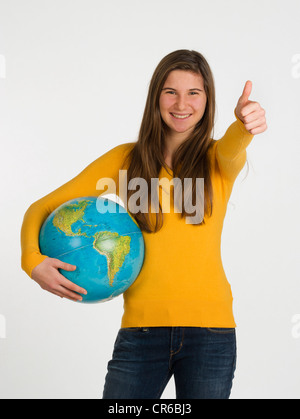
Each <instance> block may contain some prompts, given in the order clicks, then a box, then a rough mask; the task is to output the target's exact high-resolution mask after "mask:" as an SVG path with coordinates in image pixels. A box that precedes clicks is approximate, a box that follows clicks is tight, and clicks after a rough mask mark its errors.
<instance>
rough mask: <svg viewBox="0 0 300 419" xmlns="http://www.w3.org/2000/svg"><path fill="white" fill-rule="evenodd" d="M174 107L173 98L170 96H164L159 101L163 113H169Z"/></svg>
mask: <svg viewBox="0 0 300 419" xmlns="http://www.w3.org/2000/svg"><path fill="white" fill-rule="evenodd" d="M171 106H172V98H171V97H168V96H162V97H161V98H160V100H159V107H160V111H161V113H163V112H168V109H169V108H170V107H171Z"/></svg>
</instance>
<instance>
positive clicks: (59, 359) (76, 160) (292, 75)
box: [0, 0, 300, 399]
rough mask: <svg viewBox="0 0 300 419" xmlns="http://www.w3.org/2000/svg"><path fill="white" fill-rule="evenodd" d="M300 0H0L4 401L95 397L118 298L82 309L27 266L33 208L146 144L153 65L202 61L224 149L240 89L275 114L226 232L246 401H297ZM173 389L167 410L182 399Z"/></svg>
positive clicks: (240, 383)
mask: <svg viewBox="0 0 300 419" xmlns="http://www.w3.org/2000/svg"><path fill="white" fill-rule="evenodd" d="M299 15H300V3H299V0H288V1H286V2H284V1H282V0H281V1H279V0H253V1H252V2H241V1H240V0H227V1H223V0H210V1H202V0H185V1H184V2H182V1H179V0H151V1H150V0H126V1H123V0H110V1H102V0H42V1H40V0H26V1H23V0H0V138H1V165H0V170H1V195H0V199H1V206H0V211H1V214H0V215H1V224H0V225H1V227H0V228H1V240H0V246H1V252H0V255H1V264H0V281H1V289H0V397H1V398H99V397H101V396H102V389H103V384H104V378H105V374H106V367H107V362H108V360H109V359H110V357H111V354H112V349H113V344H114V340H115V337H116V334H117V331H118V329H119V327H120V321H121V316H122V312H123V311H122V310H123V301H122V297H118V298H117V299H115V300H113V301H111V302H108V303H105V304H98V305H92V306H87V305H80V304H76V303H72V302H71V301H68V300H61V299H60V298H58V297H55V296H53V295H52V294H48V293H46V292H44V291H42V290H41V289H40V288H39V286H38V285H37V284H35V283H34V282H33V281H32V280H31V279H30V278H29V277H27V275H26V274H25V273H24V272H23V271H22V270H21V267H20V244H19V240H20V239H19V237H20V228H21V224H22V220H23V215H24V213H25V211H26V210H27V208H28V207H29V205H30V204H31V203H32V202H34V201H36V200H37V199H39V198H40V197H42V196H44V195H46V194H47V193H49V192H50V191H52V190H54V189H56V188H57V187H59V186H60V185H62V184H63V183H65V182H66V181H68V180H69V179H71V178H72V177H74V176H75V175H77V174H78V173H79V172H80V171H81V170H82V169H83V168H84V167H86V166H87V165H88V164H89V163H90V162H91V161H93V160H95V159H96V158H97V157H98V156H100V155H102V154H103V153H104V152H106V151H107V150H109V149H111V148H113V147H114V146H116V145H118V144H121V143H124V142H130V141H135V140H136V138H137V133H138V130H139V125H140V122H141V117H142V113H143V110H144V105H145V100H146V94H147V89H148V85H149V82H150V78H151V76H152V73H153V71H154V69H155V67H156V66H157V64H158V62H159V61H160V60H161V59H162V58H163V57H164V56H165V55H166V54H168V53H169V52H172V51H174V50H177V49H181V48H186V49H195V50H198V51H199V52H201V53H202V54H203V55H204V56H205V57H206V58H207V60H208V62H209V63H210V65H211V67H212V70H213V73H214V77H215V83H216V92H217V115H216V126H215V138H216V139H218V138H220V137H221V136H222V135H223V134H224V132H225V130H226V129H227V127H228V126H229V125H230V124H231V123H232V122H233V121H234V120H235V118H234V113H233V111H234V107H235V105H236V102H237V100H238V98H239V96H240V95H241V93H242V90H243V87H244V83H245V82H246V81H247V80H252V82H253V91H252V95H251V97H250V99H251V100H256V101H258V102H260V104H261V105H262V106H263V107H264V108H265V109H266V115H267V119H268V121H267V122H268V127H269V128H268V130H267V132H265V133H263V134H261V135H258V136H256V137H254V139H253V141H252V143H251V144H250V146H249V148H248V161H249V164H250V171H249V173H248V175H247V176H246V174H247V170H246V166H245V168H244V169H243V171H242V172H241V174H240V175H239V177H238V178H237V181H236V184H235V186H234V190H233V193H232V196H231V199H230V203H229V206H228V211H227V215H226V219H225V223H224V231H223V236H222V256H223V264H224V268H225V272H226V274H227V277H228V279H229V282H230V283H231V286H232V290H233V294H234V312H235V317H236V321H237V324H238V329H237V336H238V366H237V371H236V378H235V381H234V387H233V391H232V398H233V399H240V398H257V399H260V398H272V399H275V398H299V396H300V378H299V371H300V299H299V297H300V283H299V233H300V232H299V221H298V217H299V212H300V199H299V183H300V181H299V141H300V138H299V132H300V118H299V110H300V105H299V95H300V27H299ZM174 397H175V390H174V382H173V380H172V381H171V382H170V383H169V385H168V387H167V388H166V390H165V392H164V394H163V398H174Z"/></svg>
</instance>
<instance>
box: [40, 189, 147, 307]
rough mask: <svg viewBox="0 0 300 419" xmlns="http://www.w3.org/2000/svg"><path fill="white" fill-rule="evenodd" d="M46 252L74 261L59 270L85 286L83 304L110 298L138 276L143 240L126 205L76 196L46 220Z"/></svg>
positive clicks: (42, 240) (43, 241)
mask: <svg viewBox="0 0 300 419" xmlns="http://www.w3.org/2000/svg"><path fill="white" fill-rule="evenodd" d="M39 245H40V251H41V253H42V254H43V255H46V256H49V257H51V258H56V259H59V260H61V261H63V262H66V263H70V264H72V265H76V270H74V271H65V270H63V269H60V272H61V273H62V274H63V275H64V276H65V277H66V278H67V279H69V280H70V281H72V282H74V283H75V284H77V285H79V286H80V287H82V288H84V289H86V291H87V295H82V302H83V303H96V302H104V301H108V300H111V299H113V298H115V297H117V296H118V295H120V294H122V293H123V292H124V291H126V290H127V289H128V288H129V287H130V286H131V285H132V284H133V282H134V281H135V280H136V278H137V276H138V274H139V272H140V270H141V268H142V265H143V261H144V252H145V249H144V239H143V235H142V232H141V230H140V228H139V226H138V224H137V223H136V221H135V220H134V218H133V217H132V216H131V215H130V214H129V213H128V212H127V211H126V209H125V208H124V207H123V206H121V205H119V204H118V203H117V202H114V201H112V200H110V199H106V198H103V197H98V198H96V197H82V198H76V199H72V200H70V201H68V202H65V203H64V204H62V205H60V206H59V207H58V208H56V209H55V210H54V211H53V212H52V213H51V214H50V215H49V216H48V218H47V219H46V220H45V222H44V224H43V225H42V228H41V230H40V235H39Z"/></svg>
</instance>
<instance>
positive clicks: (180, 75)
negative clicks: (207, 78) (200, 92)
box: [164, 70, 204, 89]
mask: <svg viewBox="0 0 300 419" xmlns="http://www.w3.org/2000/svg"><path fill="white" fill-rule="evenodd" d="M165 86H167V87H172V88H174V89H182V88H183V89H184V88H187V89H193V88H196V87H201V88H203V86H204V80H203V77H202V75H201V74H198V73H193V72H192V71H186V70H173V71H171V72H170V73H169V75H168V77H167V79H166V81H165V83H164V87H165Z"/></svg>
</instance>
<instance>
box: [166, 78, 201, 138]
mask: <svg viewBox="0 0 300 419" xmlns="http://www.w3.org/2000/svg"><path fill="white" fill-rule="evenodd" d="M206 102H207V97H206V93H205V90H204V80H203V77H202V75H201V74H196V73H193V72H191V71H185V70H173V71H171V72H170V74H169V75H168V77H167V80H166V81H165V84H164V86H163V89H162V91H161V95H160V100H159V108H160V114H161V117H162V119H163V121H164V122H165V124H166V125H167V127H168V140H170V139H175V140H177V141H179V142H181V141H184V140H185V139H186V138H187V136H188V135H189V134H190V133H191V132H192V131H193V129H194V128H195V126H196V125H197V123H198V122H199V121H200V120H201V119H202V117H203V115H204V112H205V107H206Z"/></svg>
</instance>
